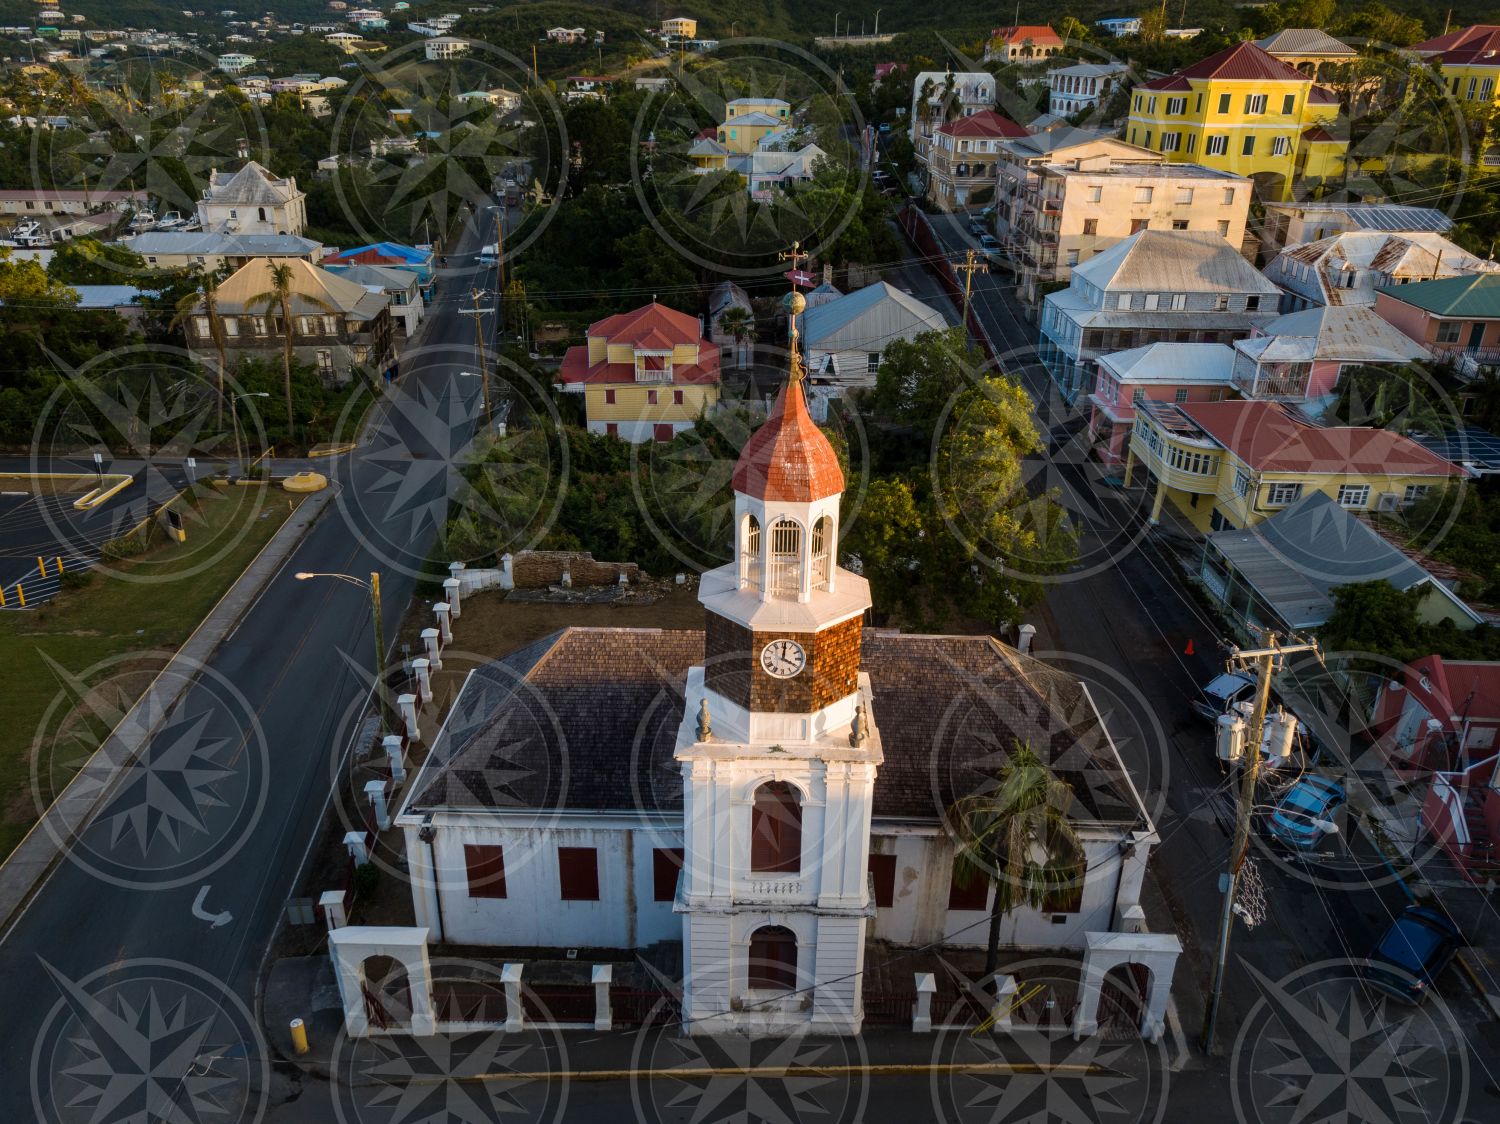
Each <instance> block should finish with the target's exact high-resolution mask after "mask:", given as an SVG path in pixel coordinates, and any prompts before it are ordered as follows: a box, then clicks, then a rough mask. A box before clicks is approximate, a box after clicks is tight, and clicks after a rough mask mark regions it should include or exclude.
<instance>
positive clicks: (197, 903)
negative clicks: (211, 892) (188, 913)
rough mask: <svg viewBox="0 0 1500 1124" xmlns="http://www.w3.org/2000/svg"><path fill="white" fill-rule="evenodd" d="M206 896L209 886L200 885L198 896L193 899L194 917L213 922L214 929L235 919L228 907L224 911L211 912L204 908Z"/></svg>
mask: <svg viewBox="0 0 1500 1124" xmlns="http://www.w3.org/2000/svg"><path fill="white" fill-rule="evenodd" d="M206 897H208V886H207V885H206V884H205V885H202V886H199V887H198V896H197V897H196V898H194V899H193V916H194V917H196V918H197V919H198V920H199V921H209V922H212V924H211V925H210V926H209V927H210V928H213V929H217V928H218V927H219V926H220V925H228V924H229V923H230V922H231V921H233V920H234V915H233V914H232V913H230V912H229V911H228V910H227V909H226V910H225V911H224V912H223V913H209V912H208V910H206V909H204V908H203V899H204V898H206Z"/></svg>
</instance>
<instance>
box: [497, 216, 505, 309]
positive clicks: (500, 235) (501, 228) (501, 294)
mask: <svg viewBox="0 0 1500 1124" xmlns="http://www.w3.org/2000/svg"><path fill="white" fill-rule="evenodd" d="M495 269H496V270H497V271H498V273H497V277H498V278H499V280H498V281H497V282H496V284H495V292H496V293H497V294H498V298H497V300H496V304H495V314H496V316H497V317H498V323H497V324H496V325H495V331H496V333H499V331H500V330H501V329H502V328H504V327H505V207H504V206H500V207H496V208H495Z"/></svg>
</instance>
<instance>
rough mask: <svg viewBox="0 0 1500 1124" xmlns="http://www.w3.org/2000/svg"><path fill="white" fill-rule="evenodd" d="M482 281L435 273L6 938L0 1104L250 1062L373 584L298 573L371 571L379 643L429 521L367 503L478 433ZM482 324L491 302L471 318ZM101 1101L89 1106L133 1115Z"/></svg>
mask: <svg viewBox="0 0 1500 1124" xmlns="http://www.w3.org/2000/svg"><path fill="white" fill-rule="evenodd" d="M492 221H493V220H492V219H491V222H492ZM479 242H480V238H479V236H478V235H477V234H476V232H474V231H473V230H472V229H466V230H465V231H464V232H463V234H462V237H461V238H460V239H459V241H458V243H457V244H456V245H455V246H454V247H453V248H452V249H450V251H449V255H448V258H449V268H450V269H451V270H453V271H454V272H455V275H456V274H458V273H459V272H460V271H464V270H466V269H468V268H469V267H470V266H472V265H473V264H474V263H473V260H472V257H471V255H472V253H473V251H474V249H475V248H476V247H477V245H478V244H479ZM486 278H488V283H489V284H490V285H491V286H492V285H493V270H485V271H476V272H473V273H469V272H463V273H462V276H456V279H455V280H454V281H453V282H452V283H445V284H444V286H443V289H442V291H441V292H440V295H439V297H438V299H437V301H436V303H435V304H434V306H433V307H432V309H431V312H430V314H429V318H428V324H427V328H426V333H425V336H424V337H423V338H422V340H421V341H420V346H419V347H417V346H413V347H412V348H411V349H409V350H408V352H407V353H406V355H404V356H403V364H402V366H403V378H402V379H401V380H400V382H399V384H398V386H397V388H396V389H395V391H394V393H392V394H390V395H389V396H388V398H387V400H386V401H385V402H383V403H382V404H380V405H378V406H377V409H379V410H381V411H382V413H381V414H380V415H379V416H378V421H377V423H376V424H375V426H374V427H373V428H374V437H373V439H372V440H371V441H370V442H368V443H367V444H366V445H364V446H362V447H361V448H360V449H358V450H357V451H355V452H354V453H353V454H351V455H349V456H347V457H343V458H339V459H338V460H336V461H333V462H331V463H330V464H329V465H328V469H327V470H328V471H329V472H330V473H331V476H332V481H333V485H334V487H336V488H337V489H339V493H338V496H337V497H336V500H335V502H334V503H333V504H331V505H330V509H329V510H328V511H327V512H326V513H325V514H324V516H323V517H322V519H321V520H320V521H319V522H317V523H316V524H315V525H314V526H313V527H312V529H311V530H310V531H309V532H308V534H307V536H306V538H305V539H304V540H303V541H302V543H301V544H300V545H299V546H298V547H297V549H296V550H295V552H294V553H293V555H292V556H291V558H290V559H289V560H288V562H287V563H286V565H285V566H284V567H283V569H282V571H281V572H280V573H279V574H278V575H277V576H276V577H275V578H274V579H273V580H272V581H271V583H270V584H269V586H268V587H267V588H266V590H265V591H264V593H263V594H262V595H261V597H260V598H259V600H258V601H257V602H256V603H255V604H254V606H253V607H252V608H251V609H250V610H249V612H248V613H247V614H246V615H245V616H244V618H243V619H242V621H241V622H240V624H239V626H238V628H237V629H236V630H235V631H234V632H233V633H232V634H231V637H230V638H229V640H228V641H227V642H226V643H225V644H224V645H223V646H222V647H221V648H220V649H219V651H218V653H217V654H216V655H215V657H214V658H213V659H212V661H211V662H210V664H209V665H208V666H207V667H206V668H205V669H204V670H203V673H202V675H201V676H200V678H199V680H198V681H197V682H196V683H195V684H194V685H193V686H192V687H191V688H190V689H189V690H188V691H187V693H186V695H185V697H184V698H183V700H182V702H181V703H180V705H179V706H178V707H177V709H176V710H175V711H174V712H172V713H171V714H169V715H167V716H165V718H164V719H163V721H162V722H161V724H160V726H159V728H158V730H157V733H156V734H155V735H154V736H153V737H152V739H151V741H150V744H149V747H148V749H147V750H146V751H145V752H144V753H143V754H142V756H141V758H140V760H139V761H138V762H136V763H135V764H134V765H133V766H132V767H130V768H128V769H127V770H125V773H124V775H123V777H122V778H121V779H120V781H119V783H118V784H117V785H116V786H115V787H114V788H113V790H112V791H111V792H110V793H109V794H108V795H107V796H106V799H105V802H104V804H103V807H102V808H101V810H100V812H99V813H98V814H97V815H96V817H95V819H94V820H93V821H92V822H91V823H90V825H89V826H88V827H87V828H86V829H85V831H84V832H83V834H82V837H81V838H80V839H79V840H78V841H77V842H76V843H75V844H74V845H73V847H72V848H71V850H70V852H69V856H68V858H67V859H66V860H65V861H63V862H61V863H60V864H59V865H58V866H57V867H56V868H55V870H54V872H53V874H52V875H51V876H50V877H49V878H48V879H47V881H46V882H45V883H44V884H43V885H42V887H41V889H40V890H39V892H38V893H37V894H36V896H35V897H34V899H33V900H32V902H31V903H30V905H29V906H28V907H27V908H26V909H25V910H24V912H23V913H22V914H20V916H19V917H18V919H17V920H15V921H14V923H13V924H12V926H11V927H10V928H9V929H8V930H7V931H6V932H5V933H4V934H3V937H0V975H3V976H4V978H5V979H6V980H7V984H6V998H7V1002H6V1012H7V1014H6V1018H5V1019H4V1020H3V1023H0V1056H3V1057H5V1058H6V1059H7V1063H6V1064H5V1065H4V1067H3V1073H4V1078H3V1080H0V1120H7V1121H9V1120H15V1121H20V1120H31V1119H48V1120H52V1119H60V1118H68V1119H71V1118H73V1117H72V1113H74V1112H76V1111H78V1107H77V1106H78V1105H79V1104H90V1105H95V1106H97V1104H99V1103H103V1102H104V1101H109V1100H110V1099H111V1098H113V1097H114V1096H115V1095H116V1093H120V1095H122V1096H123V1095H126V1092H128V1094H129V1095H130V1096H132V1097H139V1098H144V1099H143V1100H142V1102H141V1103H142V1104H143V1105H145V1104H147V1103H156V1104H157V1105H158V1106H160V1104H161V1103H163V1102H162V1098H163V1097H165V1098H168V1099H170V1100H172V1101H173V1102H174V1103H178V1104H182V1103H187V1102H190V1101H192V1099H193V1097H194V1096H195V1095H196V1094H195V1092H194V1090H195V1088H196V1087H197V1086H196V1083H197V1082H198V1081H200V1080H201V1081H206V1082H209V1083H213V1082H214V1081H215V1080H216V1078H215V1076H214V1072H212V1071H210V1072H207V1073H205V1072H201V1071H200V1070H201V1067H199V1063H197V1062H193V1059H195V1058H200V1057H202V1056H204V1055H205V1054H206V1053H209V1052H211V1051H212V1050H213V1049H215V1048H217V1049H220V1050H222V1051H223V1055H224V1057H225V1058H226V1059H227V1060H222V1061H221V1062H220V1064H221V1065H227V1066H234V1065H239V1066H253V1065H254V1064H256V1063H255V1062H253V1061H249V1060H246V1058H245V1057H244V1054H245V1052H246V1051H245V1046H244V1043H246V1042H252V1041H254V1038H253V1032H252V1031H251V1030H250V1028H248V1027H246V1026H244V1025H243V1023H244V1021H245V1020H244V1018H243V1017H242V1016H241V1014H240V1012H241V1011H242V1008H241V1006H240V1005H241V1004H245V1005H248V1004H250V1003H251V1002H252V999H253V987H254V982H255V979H256V975H257V970H258V968H259V965H260V959H261V955H262V951H263V949H264V948H265V946H266V943H267V941H268V939H269V937H270V936H271V934H272V932H273V930H274V928H275V926H276V925H277V923H278V920H279V917H280V916H281V913H282V909H283V906H284V903H285V901H286V899H287V897H288V895H289V894H290V893H291V892H292V890H293V887H294V886H295V884H296V880H297V876H298V872H299V869H300V867H301V865H302V862H303V859H304V856H305V854H306V852H307V849H308V847H309V846H310V841H311V840H313V839H314V838H316V837H317V836H318V834H319V831H318V829H319V825H320V821H321V819H322V816H323V814H324V811H325V806H326V802H327V800H328V798H329V793H330V789H331V787H332V783H333V781H334V779H335V778H336V776H337V773H338V769H339V763H340V759H341V758H342V756H343V754H344V751H345V749H346V747H347V746H348V745H349V742H350V736H351V732H352V728H353V725H354V723H355V722H356V721H357V716H358V715H359V714H360V713H361V712H362V709H363V702H364V700H365V699H366V697H367V693H368V690H369V684H370V670H369V669H370V664H371V657H370V655H369V652H370V647H371V645H370V643H369V634H370V603H369V598H368V596H367V594H366V593H365V592H364V591H363V590H362V589H359V588H358V587H356V586H353V585H350V584H346V583H344V582H339V581H318V580H314V581H297V580H294V579H293V576H292V575H293V574H294V573H296V572H298V571H312V572H330V573H347V574H352V575H357V576H360V577H363V576H365V575H367V574H368V573H370V572H372V571H378V572H380V573H381V574H382V584H383V587H384V603H385V606H386V612H385V618H384V619H385V625H386V632H387V636H386V641H387V643H389V641H390V638H391V636H392V635H393V634H394V632H395V630H396V627H397V625H398V623H399V621H400V619H401V616H402V613H401V610H402V608H403V607H404V606H405V604H406V603H407V601H408V600H409V598H410V596H411V593H412V590H413V587H414V585H415V583H416V580H417V579H416V576H415V575H416V574H418V573H419V572H420V570H421V567H422V564H423V560H424V558H425V556H426V554H427V552H428V549H429V547H430V545H431V541H432V534H433V532H434V530H435V525H433V524H432V523H431V521H416V522H413V523H411V524H410V525H409V527H410V534H404V535H386V536H374V535H372V534H371V533H370V532H371V529H372V527H376V526H378V525H379V524H380V523H381V522H382V521H383V520H387V518H388V512H387V510H383V506H382V505H384V507H385V508H389V505H390V504H391V503H392V502H394V501H393V500H392V499H391V497H390V496H389V494H388V493H385V492H383V491H382V489H384V488H386V487H387V484H388V481H389V479H390V477H391V476H392V473H393V468H394V467H398V466H399V464H398V462H399V460H400V454H401V450H402V448H403V447H406V448H408V449H409V450H411V452H412V454H413V455H420V452H421V451H422V450H425V449H426V448H427V447H428V446H429V445H431V444H432V441H433V433H432V427H433V425H434V419H437V421H438V423H439V424H441V426H442V427H444V428H445V429H446V430H447V431H448V432H447V434H446V436H445V438H444V441H443V443H444V444H445V445H446V447H447V448H449V449H450V450H452V451H453V452H454V453H455V454H457V453H461V451H462V450H463V448H464V447H465V445H466V442H467V441H468V439H469V436H470V434H471V433H472V431H473V427H474V422H475V419H476V418H477V416H478V406H477V403H478V400H479V394H480V388H479V386H478V385H477V380H476V379H474V378H470V377H463V376H462V375H461V374H460V372H461V371H463V370H465V369H472V367H473V366H474V362H473V349H474V329H473V322H472V320H471V319H469V318H468V317H464V316H461V315H459V312H458V308H459V299H458V296H457V295H456V294H457V293H458V291H459V290H460V289H461V290H462V291H463V293H464V295H465V296H467V293H468V290H469V288H470V286H471V285H479V286H480V287H483V286H484V285H485V283H486ZM493 327H494V325H493V318H492V314H488V315H486V318H485V322H484V331H485V332H486V333H487V334H488V333H492V331H493ZM372 449H378V450H379V455H378V458H376V457H373V455H372ZM408 459H410V458H408ZM452 466H453V463H452V462H449V463H446V464H445V465H443V466H442V467H443V469H444V471H440V472H436V473H432V472H429V473H427V474H425V476H424V477H423V480H424V482H425V487H426V488H427V489H428V492H429V493H430V494H428V495H425V496H421V497H418V498H417V499H418V501H419V506H424V507H425V508H426V509H428V510H438V509H441V508H444V507H445V506H446V502H447V497H448V495H449V494H450V493H451V489H452V480H453V476H452V472H451V469H452ZM371 496H375V497H383V498H379V499H377V500H374V501H371V500H370V499H369V497H371ZM405 499H406V497H403V502H405ZM70 670H75V671H76V670H81V669H70ZM39 689H41V690H48V691H50V690H53V689H54V687H53V686H52V685H51V684H50V683H45V684H39ZM174 1035H175V1036H177V1037H176V1038H174V1039H173V1042H174V1044H175V1046H176V1047H177V1048H179V1049H181V1050H188V1049H189V1046H188V1044H186V1043H187V1040H189V1039H190V1040H191V1052H190V1053H188V1054H186V1055H185V1056H186V1057H187V1058H188V1060H189V1061H190V1062H192V1065H191V1066H183V1065H182V1064H181V1062H182V1058H183V1056H184V1055H181V1054H178V1055H176V1056H175V1057H173V1056H170V1055H171V1054H172V1048H173V1047H172V1046H164V1045H163V1042H164V1036H165V1038H173V1036H174ZM142 1043H144V1045H142ZM132 1050H134V1051H135V1053H133V1054H132V1053H131V1051H132ZM121 1051H124V1052H125V1053H126V1054H128V1055H130V1057H131V1059H132V1066H135V1067H139V1066H141V1065H147V1066H148V1068H149V1067H150V1066H156V1067H158V1068H159V1070H160V1074H159V1075H158V1079H156V1080H155V1081H154V1083H153V1081H143V1080H136V1081H134V1082H133V1084H132V1085H131V1088H130V1090H128V1091H126V1092H122V1091H121V1087H120V1082H119V1081H118V1080H116V1079H115V1078H114V1077H111V1076H100V1072H101V1071H99V1070H98V1067H99V1066H101V1065H102V1066H103V1067H104V1069H105V1070H108V1071H110V1072H111V1073H117V1071H119V1069H120V1064H119V1062H120V1056H121V1054H120V1052H121ZM142 1051H144V1053H142ZM153 1051H156V1053H153ZM147 1055H150V1056H151V1058H154V1059H155V1060H150V1061H148V1059H147ZM100 1059H106V1060H105V1061H100ZM28 1060H29V1061H30V1065H29V1066H28V1064H27V1061H28ZM112 1063H113V1064H112ZM91 1065H92V1066H93V1068H91ZM174 1066H175V1067H176V1068H175V1072H176V1073H177V1074H178V1075H179V1076H177V1077H176V1078H174V1080H175V1081H177V1082H178V1083H179V1084H178V1085H176V1086H174V1087H173V1088H172V1089H170V1090H166V1091H164V1089H165V1086H164V1085H163V1084H162V1082H163V1081H165V1077H164V1076H161V1075H165V1074H167V1073H169V1072H174ZM126 1068H131V1066H127V1067H126ZM210 1070H212V1067H210ZM183 1072H188V1073H189V1075H190V1076H188V1077H182V1076H180V1075H181V1074H182V1073H183ZM106 1086H107V1088H106ZM153 1097H154V1098H155V1101H154V1102H153V1101H152V1098H153ZM101 1098H102V1099H103V1100H102V1101H101ZM69 1106H72V1107H69ZM117 1107H118V1106H117ZM113 1111H115V1110H111V1112H103V1111H102V1110H101V1115H100V1116H99V1117H97V1118H98V1119H124V1118H126V1117H124V1116H115V1115H112V1114H111V1113H112V1112H113ZM81 1118H85V1119H86V1118H87V1113H85V1115H84V1116H83V1117H81ZM130 1118H133V1119H145V1118H146V1117H130ZM163 1118H165V1117H163ZM173 1118H174V1119H196V1118H197V1117H196V1116H187V1115H184V1116H181V1117H173ZM151 1119H155V1117H151Z"/></svg>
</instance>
